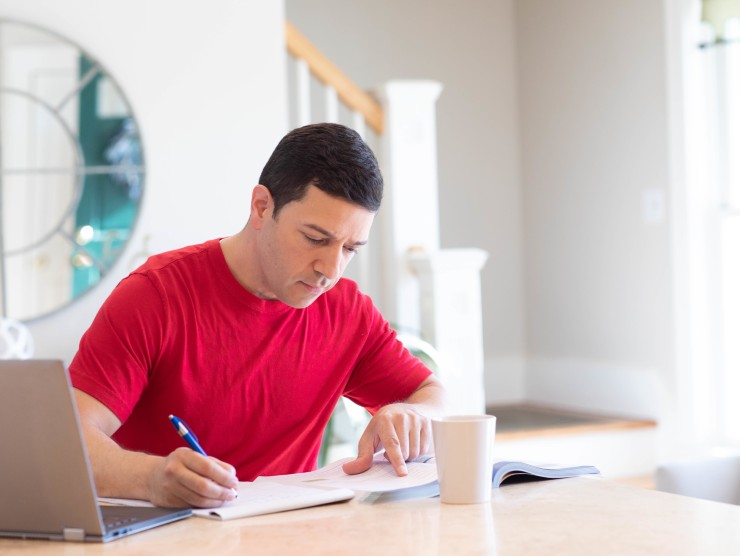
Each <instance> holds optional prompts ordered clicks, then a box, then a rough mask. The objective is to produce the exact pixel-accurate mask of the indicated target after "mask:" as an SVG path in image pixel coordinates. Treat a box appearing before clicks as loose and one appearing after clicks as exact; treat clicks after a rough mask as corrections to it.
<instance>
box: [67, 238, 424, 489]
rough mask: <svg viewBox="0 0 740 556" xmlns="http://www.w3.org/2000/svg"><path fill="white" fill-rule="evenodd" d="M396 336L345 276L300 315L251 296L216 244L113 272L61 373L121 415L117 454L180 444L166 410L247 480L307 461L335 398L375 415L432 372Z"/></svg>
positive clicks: (307, 465)
mask: <svg viewBox="0 0 740 556" xmlns="http://www.w3.org/2000/svg"><path fill="white" fill-rule="evenodd" d="M395 336H396V335H395V332H394V331H393V330H392V329H391V328H390V327H389V325H388V323H387V322H386V321H385V320H384V319H383V318H382V317H381V315H380V313H379V312H378V311H377V309H376V308H375V307H374V306H373V304H372V301H371V300H370V298H368V297H367V296H365V295H363V294H362V293H361V292H360V291H359V290H358V289H357V285H356V284H355V283H354V282H352V281H351V280H346V279H342V280H340V281H339V282H338V283H337V284H336V285H335V286H334V288H332V289H331V290H329V291H328V292H326V293H325V294H323V295H322V296H320V297H319V298H318V299H317V300H316V301H315V302H314V303H312V304H311V305H310V306H309V307H306V308H305V309H294V308H292V307H289V306H288V305H285V304H283V303H281V302H279V301H266V300H263V299H259V298H257V297H256V296H254V295H252V294H251V293H250V292H248V291H247V290H245V289H244V288H243V287H242V286H241V285H240V284H239V283H238V282H237V281H236V279H235V278H234V277H233V275H232V274H231V271H230V270H229V268H228V266H227V264H226V260H225V258H224V256H223V253H222V251H221V246H220V243H219V241H218V240H212V241H208V242H206V243H204V244H202V245H195V246H191V247H186V248H183V249H179V250H177V251H171V252H168V253H163V254H161V255H157V256H154V257H151V258H150V259H149V260H148V261H147V262H146V263H145V264H144V265H143V266H142V267H141V268H139V269H137V270H136V271H134V272H133V273H131V274H130V275H129V276H128V277H127V278H125V279H124V280H122V281H121V283H120V284H119V285H118V286H117V287H116V289H115V290H114V291H113V293H111V295H110V297H109V298H108V299H107V300H106V301H105V303H104V304H103V306H102V307H101V309H100V311H99V312H98V314H97V316H96V317H95V319H94V321H93V323H92V325H91V326H90V328H89V329H88V331H87V332H86V333H85V334H84V336H83V337H82V340H81V341H80V348H79V351H78V352H77V354H76V355H75V358H74V360H73V361H72V364H71V366H70V374H71V377H72V382H73V384H74V386H75V388H78V389H80V390H82V391H84V392H86V393H88V394H90V395H91V396H93V397H95V398H96V399H98V400H99V401H100V402H102V403H103V404H105V405H106V406H107V407H108V408H109V409H110V410H111V411H113V413H115V414H116V416H117V417H118V418H119V419H120V420H121V422H122V425H121V427H120V428H119V429H118V431H116V433H115V434H114V435H113V438H114V440H116V442H118V443H119V444H120V445H121V446H123V447H124V448H127V449H130V450H137V451H143V452H148V453H151V454H158V455H166V454H168V453H170V452H171V451H173V450H174V449H176V448H178V447H180V446H182V445H183V442H182V439H180V437H179V436H178V435H177V433H176V431H175V430H174V428H173V427H172V425H171V424H170V422H169V420H168V415H169V414H174V415H177V416H178V417H180V418H182V419H183V420H184V421H185V422H187V423H188V424H189V425H190V427H191V428H192V429H193V432H194V433H195V434H196V435H197V436H198V439H199V441H200V443H201V445H202V446H203V449H204V450H205V451H206V452H207V453H208V454H209V455H212V456H214V457H216V458H218V459H220V460H223V461H226V462H228V463H230V464H232V465H233V466H234V467H235V468H236V470H237V475H238V477H239V479H240V480H242V481H251V480H253V479H254V478H255V477H257V476H259V475H275V474H283V473H296V472H301V471H309V470H311V469H314V468H315V466H316V458H317V455H318V450H319V447H320V444H321V437H322V434H323V431H324V427H325V426H326V423H327V421H328V420H329V417H330V416H331V414H332V411H333V409H334V406H335V405H336V403H337V401H338V399H339V397H340V396H342V395H345V396H347V397H348V398H350V399H351V400H353V401H354V402H356V403H358V404H360V405H362V406H364V407H367V408H368V409H369V410H370V411H374V410H376V409H377V408H379V407H381V406H383V405H386V404H389V403H393V402H396V401H399V400H403V399H405V398H407V397H408V396H409V395H410V394H411V393H412V392H413V391H414V390H415V389H416V388H417V387H418V386H419V385H420V384H421V382H422V381H423V380H424V379H426V378H427V377H428V376H429V374H430V371H429V370H428V369H427V368H426V367H425V366H424V365H423V364H422V363H421V362H420V361H419V360H418V359H417V358H415V357H413V356H412V355H411V354H410V353H409V352H408V351H407V350H406V349H405V348H404V347H403V345H402V344H401V343H400V342H399V341H398V340H397V339H396V337H395Z"/></svg>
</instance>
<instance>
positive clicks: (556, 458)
mask: <svg viewBox="0 0 740 556" xmlns="http://www.w3.org/2000/svg"><path fill="white" fill-rule="evenodd" d="M487 413H488V414H490V415H495V416H496V417H497V419H496V443H495V448H494V452H495V454H494V455H495V459H497V460H522V461H529V462H532V463H559V464H573V465H578V464H589V465H595V466H596V467H598V468H599V469H600V470H601V472H602V475H603V476H604V477H606V478H623V477H631V476H641V475H645V476H649V475H651V474H652V473H653V471H654V468H655V461H656V457H655V444H656V442H655V431H656V423H655V422H654V421H650V420H644V419H625V418H621V417H612V416H604V415H590V414H583V413H578V412H573V411H569V410H562V409H554V408H548V407H541V406H533V405H529V404H518V405H510V406H493V407H489V408H488V409H487Z"/></svg>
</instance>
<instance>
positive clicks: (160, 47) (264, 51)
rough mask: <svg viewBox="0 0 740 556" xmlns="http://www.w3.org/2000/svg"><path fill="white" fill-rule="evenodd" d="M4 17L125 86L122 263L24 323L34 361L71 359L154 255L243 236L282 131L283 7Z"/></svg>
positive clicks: (56, 8) (18, 6) (54, 10)
mask: <svg viewBox="0 0 740 556" xmlns="http://www.w3.org/2000/svg"><path fill="white" fill-rule="evenodd" d="M0 17H3V18H8V19H15V20H19V21H24V22H27V23H33V24H36V25H40V26H43V27H46V28H48V29H50V30H53V31H55V32H57V33H59V34H61V35H63V36H64V37H66V38H67V39H70V40H72V41H74V42H76V43H78V44H79V45H80V46H81V47H82V48H83V49H85V50H86V51H88V52H89V53H90V55H92V56H93V57H95V58H96V59H97V60H98V61H100V63H101V64H102V65H103V66H105V67H106V69H107V70H108V71H109V73H111V74H112V75H113V77H114V78H115V79H116V80H117V81H118V83H119V84H120V85H121V87H122V89H123V91H124V93H125V94H126V95H127V97H128V100H129V101H130V103H131V105H132V108H133V111H134V113H135V116H136V118H137V120H138V122H139V124H140V129H141V134H142V138H143V144H144V149H145V156H146V163H147V177H146V183H145V190H144V196H143V202H142V212H141V214H140V217H139V220H138V223H137V225H136V229H135V232H134V235H133V237H132V240H131V242H130V244H129V245H128V246H127V249H126V251H125V252H124V254H123V256H122V259H121V261H119V263H118V264H116V266H115V267H114V268H113V271H112V272H111V274H109V275H108V277H107V278H106V279H104V280H103V282H102V283H101V284H100V285H99V286H98V287H96V288H95V289H94V290H93V291H92V292H91V293H89V294H87V295H85V296H84V297H83V298H81V299H80V300H78V301H77V302H75V303H74V304H73V305H71V306H70V307H68V308H66V309H63V310H61V311H60V312H58V313H56V314H53V315H50V316H48V317H45V318H41V319H39V320H36V321H34V322H32V323H31V324H30V327H31V331H32V333H33V335H34V339H35V342H36V356H37V357H60V358H63V359H64V360H65V361H69V360H70V359H71V357H72V356H73V355H74V352H75V350H76V347H77V343H78V341H79V338H80V336H81V335H82V333H83V332H84V330H85V329H86V328H87V326H88V325H89V323H90V321H91V320H92V318H93V316H94V314H95V312H96V311H97V309H98V307H99V306H100V304H101V303H102V301H103V300H104V299H105V297H106V296H107V295H108V293H109V292H110V290H111V289H112V288H113V287H114V286H115V284H116V283H117V282H118V280H120V278H122V277H123V276H125V275H126V274H127V273H128V272H129V271H130V270H132V269H133V267H135V266H137V265H138V264H140V263H141V262H143V258H142V257H138V256H137V255H136V254H137V252H138V251H140V250H141V248H142V244H143V238H144V236H145V235H151V241H150V243H149V248H150V251H151V252H158V251H162V250H167V249H172V248H176V247H179V246H182V245H187V244H191V243H197V242H201V241H204V240H206V239H211V238H214V237H217V236H221V235H229V234H231V233H234V232H236V231H238V230H239V229H240V228H241V227H242V226H243V225H244V223H245V222H246V218H247V216H248V204H249V194H250V192H251V187H252V186H253V185H254V184H255V183H257V180H258V177H259V173H260V171H261V169H262V165H263V164H264V163H265V161H266V160H267V157H268V156H269V154H270V152H271V151H272V149H273V148H274V146H275V144H276V143H277V141H278V140H279V139H280V137H281V136H282V135H283V134H284V133H285V131H286V130H287V115H286V112H285V111H286V99H285V47H284V42H283V22H284V10H283V4H282V2H276V1H274V0H261V1H258V2H243V1H240V0H212V1H210V2H198V1H193V0H188V1H183V0H156V1H154V2H152V1H148V0H128V1H126V2H100V1H99V0H65V1H64V2H58V1H56V0H34V1H33V2H28V1H26V0H0Z"/></svg>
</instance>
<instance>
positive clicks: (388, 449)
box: [380, 427, 409, 477]
mask: <svg viewBox="0 0 740 556" xmlns="http://www.w3.org/2000/svg"><path fill="white" fill-rule="evenodd" d="M380 441H381V442H382V443H383V448H385V455H386V458H387V459H388V461H390V462H391V465H392V466H393V469H394V470H395V471H396V475H398V476H399V477H404V476H406V475H408V474H409V470H408V468H407V467H406V462H405V461H404V460H405V459H406V458H405V457H404V455H403V452H402V451H401V442H400V441H399V439H398V435H397V434H396V430H395V429H394V428H393V427H390V428H388V429H386V430H385V431H383V432H382V433H381V435H380Z"/></svg>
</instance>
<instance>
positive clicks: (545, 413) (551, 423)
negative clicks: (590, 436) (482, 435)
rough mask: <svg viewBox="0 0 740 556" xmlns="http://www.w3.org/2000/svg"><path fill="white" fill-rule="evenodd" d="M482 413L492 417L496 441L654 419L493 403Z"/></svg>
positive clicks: (602, 428) (621, 426)
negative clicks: (494, 424)
mask: <svg viewBox="0 0 740 556" xmlns="http://www.w3.org/2000/svg"><path fill="white" fill-rule="evenodd" d="M486 413H488V414H489V415H495V416H496V438H497V439H499V440H519V439H522V438H536V437H543V436H557V435H562V434H578V433H589V432H603V431H609V430H621V429H631V428H643V427H655V422H654V421H650V420H642V419H625V418H623V417H613V416H608V415H596V414H588V413H579V412H575V411H570V410H563V409H556V408H551V407H544V406H538V405H533V404H516V405H498V406H497V405H493V406H489V407H488V408H486Z"/></svg>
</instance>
